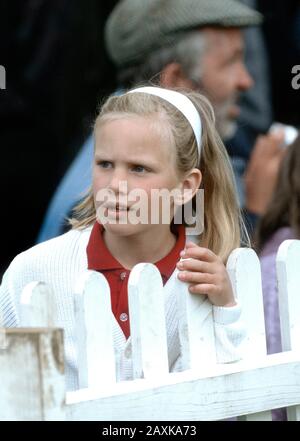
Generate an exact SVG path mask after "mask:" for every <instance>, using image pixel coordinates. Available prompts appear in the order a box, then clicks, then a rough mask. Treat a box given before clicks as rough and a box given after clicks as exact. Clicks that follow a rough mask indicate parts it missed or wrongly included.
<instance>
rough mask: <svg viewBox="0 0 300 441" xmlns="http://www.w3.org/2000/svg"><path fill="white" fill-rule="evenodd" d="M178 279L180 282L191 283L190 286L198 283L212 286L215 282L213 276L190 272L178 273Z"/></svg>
mask: <svg viewBox="0 0 300 441" xmlns="http://www.w3.org/2000/svg"><path fill="white" fill-rule="evenodd" d="M178 278H179V280H181V281H182V282H186V283H192V284H198V283H204V284H212V283H214V281H215V277H214V275H213V274H208V273H199V272H192V271H180V272H179V273H178Z"/></svg>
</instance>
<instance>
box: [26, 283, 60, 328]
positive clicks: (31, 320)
mask: <svg viewBox="0 0 300 441" xmlns="http://www.w3.org/2000/svg"><path fill="white" fill-rule="evenodd" d="M56 317H57V313H56V304H55V298H54V294H53V291H52V289H51V287H50V286H49V285H47V284H46V283H44V282H31V283H29V284H27V285H26V286H25V288H24V289H23V291H22V294H21V299H20V326H23V327H47V326H49V327H54V326H55V325H56V323H55V318H56Z"/></svg>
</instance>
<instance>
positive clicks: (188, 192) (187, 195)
mask: <svg viewBox="0 0 300 441" xmlns="http://www.w3.org/2000/svg"><path fill="white" fill-rule="evenodd" d="M201 181H202V173H201V171H200V170H199V169H198V168H193V169H192V170H191V171H190V172H189V173H188V174H187V175H186V176H185V177H184V179H183V180H182V182H181V185H180V190H181V198H180V200H178V198H177V200H176V203H177V204H178V205H183V204H186V203H187V202H188V201H190V200H191V199H193V197H194V196H195V194H196V192H197V191H198V190H199V187H200V184H201Z"/></svg>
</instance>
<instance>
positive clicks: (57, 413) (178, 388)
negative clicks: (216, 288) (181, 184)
mask: <svg viewBox="0 0 300 441" xmlns="http://www.w3.org/2000/svg"><path fill="white" fill-rule="evenodd" d="M299 261H300V241H286V242H285V243H283V244H282V245H281V247H280V249H279V251H278V256H277V271H278V287H279V305H280V317H281V328H282V342H283V350H284V351H285V352H282V353H279V354H273V355H266V340H265V328H264V315H263V300H262V287H261V274H260V265H259V261H258V258H257V256H256V254H255V253H254V251H252V250H248V249H237V250H234V251H233V253H232V254H231V256H230V257H229V260H228V265H227V269H228V272H229V275H230V278H231V281H232V285H233V288H234V292H235V295H236V297H237V298H238V299H239V302H241V304H242V310H243V313H242V314H243V319H244V322H245V324H246V328H247V338H246V339H245V342H244V345H243V348H242V355H243V359H242V360H241V361H240V362H236V363H232V364H220V363H219V364H218V363H216V347H215V339H214V324H213V309H212V307H211V305H210V303H209V302H208V300H207V299H206V298H205V297H202V296H195V295H191V294H190V293H189V291H188V287H187V285H186V284H184V283H182V282H180V281H179V280H175V282H174V283H176V284H177V288H178V289H177V293H178V295H177V303H178V309H179V312H180V313H179V317H178V320H179V323H178V334H179V340H180V345H181V353H182V368H183V371H182V372H176V373H169V371H168V369H169V368H168V350H167V344H168V339H167V334H166V326H165V317H166V314H167V311H166V310H165V303H164V289H163V286H162V280H161V277H160V274H159V272H158V270H157V268H156V267H155V266H154V265H152V264H139V265H137V266H135V267H134V268H133V270H132V271H131V274H130V278H129V281H128V295H129V308H130V325H131V351H132V354H133V377H134V378H135V379H134V380H131V381H118V380H119V378H118V377H119V374H118V372H117V371H116V368H115V366H116V364H118V363H116V360H117V357H120V354H119V353H118V352H117V351H116V352H115V351H114V347H113V338H114V336H113V326H112V321H113V320H115V319H114V317H113V315H112V314H111V308H110V292H109V287H108V284H107V282H106V280H105V278H104V277H103V276H102V275H101V274H99V273H96V272H93V271H87V272H86V273H85V274H83V275H82V276H81V278H80V280H79V281H78V283H77V284H76V287H75V288H74V299H75V300H74V310H75V323H76V333H77V334H76V335H77V343H78V368H79V384H80V389H79V390H77V391H73V392H67V393H66V394H65V390H64V374H63V371H62V356H61V354H62V351H63V345H62V334H61V331H58V330H56V329H51V328H50V326H53V324H54V325H55V322H54V321H53V314H55V311H56V309H55V304H54V301H53V299H54V296H53V293H52V291H51V289H50V288H49V287H47V286H46V285H45V284H43V283H36V282H35V283H32V284H30V286H27V287H26V289H25V290H24V292H23V294H22V305H21V313H20V316H21V323H22V326H26V327H27V328H26V329H20V328H18V329H7V330H6V331H5V339H3V338H2V339H0V342H1V341H2V342H4V341H5V345H3V348H2V349H1V347H0V373H1V380H2V381H1V383H2V384H3V385H4V386H3V387H2V392H1V396H0V419H13V420H16V419H25V420H30V419H41V420H48V419H67V420H106V421H107V420H182V421H183V420H187V421H193V420H216V419H225V418H231V417H235V416H237V417H239V419H242V420H261V419H263V420H266V419H267V420H268V419H270V415H271V413H270V410H271V409H275V408H280V407H288V415H289V419H297V420H299V419H300V412H299V409H300V344H299V338H297V336H299V331H300V329H299V327H300V318H299V317H300V300H299V291H300V272H299V271H298V262H299ZM100 292H101V300H100V295H99V293H100ZM37 326H45V328H43V329H38V328H36V327H37ZM29 327H30V328H29ZM127 349H128V348H127ZM125 352H126V351H125ZM59 354H60V355H59ZM124 356H125V358H126V353H125V355H124ZM21 360H22V361H21ZM24 360H25V363H26V368H25V369H24ZM16 388H18V393H17V394H16V392H15V391H16ZM64 397H65V403H63V398H64Z"/></svg>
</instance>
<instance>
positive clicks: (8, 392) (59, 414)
mask: <svg viewBox="0 0 300 441" xmlns="http://www.w3.org/2000/svg"><path fill="white" fill-rule="evenodd" d="M6 341H7V348H6V349H5V350H0V372H1V375H0V377H1V394H0V420H2V421H3V420H22V421H23V420H26V421H32V420H61V419H64V409H65V408H64V400H65V379H64V362H63V340H62V331H61V330H57V329H47V330H45V329H32V328H27V329H24V328H17V329H7V330H6Z"/></svg>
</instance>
